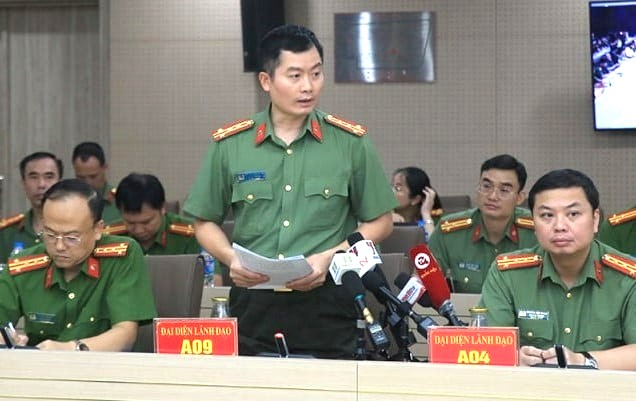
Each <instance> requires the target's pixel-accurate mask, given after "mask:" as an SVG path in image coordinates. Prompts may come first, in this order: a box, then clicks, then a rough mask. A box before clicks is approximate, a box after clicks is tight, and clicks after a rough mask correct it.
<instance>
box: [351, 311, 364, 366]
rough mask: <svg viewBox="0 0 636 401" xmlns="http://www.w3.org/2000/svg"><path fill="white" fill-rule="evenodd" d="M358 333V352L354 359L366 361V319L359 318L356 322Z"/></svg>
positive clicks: (356, 351)
mask: <svg viewBox="0 0 636 401" xmlns="http://www.w3.org/2000/svg"><path fill="white" fill-rule="evenodd" d="M356 333H357V337H356V350H355V353H354V354H353V359H355V360H356V361H364V360H366V359H367V337H366V322H365V321H364V319H360V318H358V319H357V320H356Z"/></svg>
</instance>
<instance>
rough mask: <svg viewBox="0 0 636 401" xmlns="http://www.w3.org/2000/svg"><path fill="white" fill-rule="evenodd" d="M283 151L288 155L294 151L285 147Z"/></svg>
mask: <svg viewBox="0 0 636 401" xmlns="http://www.w3.org/2000/svg"><path fill="white" fill-rule="evenodd" d="M285 152H287V154H288V155H291V154H292V153H294V151H293V150H291V149H287V150H286V151H285Z"/></svg>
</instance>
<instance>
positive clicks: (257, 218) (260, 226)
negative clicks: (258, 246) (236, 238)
mask: <svg viewBox="0 0 636 401" xmlns="http://www.w3.org/2000/svg"><path fill="white" fill-rule="evenodd" d="M273 198H274V196H273V191H272V185H271V184H270V183H269V182H267V181H249V182H241V183H236V184H234V186H233V188H232V203H233V204H236V206H237V209H238V213H237V219H238V218H239V217H241V224H240V228H241V230H242V231H243V232H242V233H238V232H237V233H235V234H240V236H241V237H243V238H245V237H246V236H248V237H252V236H259V235H261V234H262V233H263V231H264V230H265V229H266V227H267V225H269V224H271V222H268V221H267V220H266V219H264V218H263V217H264V216H267V214H266V212H267V210H268V209H271V208H269V206H270V204H271V201H272V199H273ZM270 214H271V213H270ZM238 227H239V225H235V230H236V229H237V228H238Z"/></svg>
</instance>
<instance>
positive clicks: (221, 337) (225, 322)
mask: <svg viewBox="0 0 636 401" xmlns="http://www.w3.org/2000/svg"><path fill="white" fill-rule="evenodd" d="M154 332H155V352H156V353H158V354H188V355H238V328H237V322H236V318H158V319H155V320H154Z"/></svg>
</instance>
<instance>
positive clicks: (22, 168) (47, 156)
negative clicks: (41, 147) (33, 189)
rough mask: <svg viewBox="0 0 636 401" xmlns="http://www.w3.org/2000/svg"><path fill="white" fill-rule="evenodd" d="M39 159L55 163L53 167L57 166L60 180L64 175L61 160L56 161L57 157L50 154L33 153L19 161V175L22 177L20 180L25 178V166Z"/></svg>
mask: <svg viewBox="0 0 636 401" xmlns="http://www.w3.org/2000/svg"><path fill="white" fill-rule="evenodd" d="M40 159H51V160H53V161H54V162H55V165H56V166H57V175H58V178H60V179H62V176H63V175H64V164H62V160H60V159H58V158H57V156H55V155H54V154H53V153H50V152H34V153H31V154H30V155H28V156H25V157H24V158H23V159H22V160H20V175H21V176H22V179H24V178H25V176H24V174H25V173H26V166H27V164H29V163H30V162H32V161H33V160H40Z"/></svg>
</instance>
